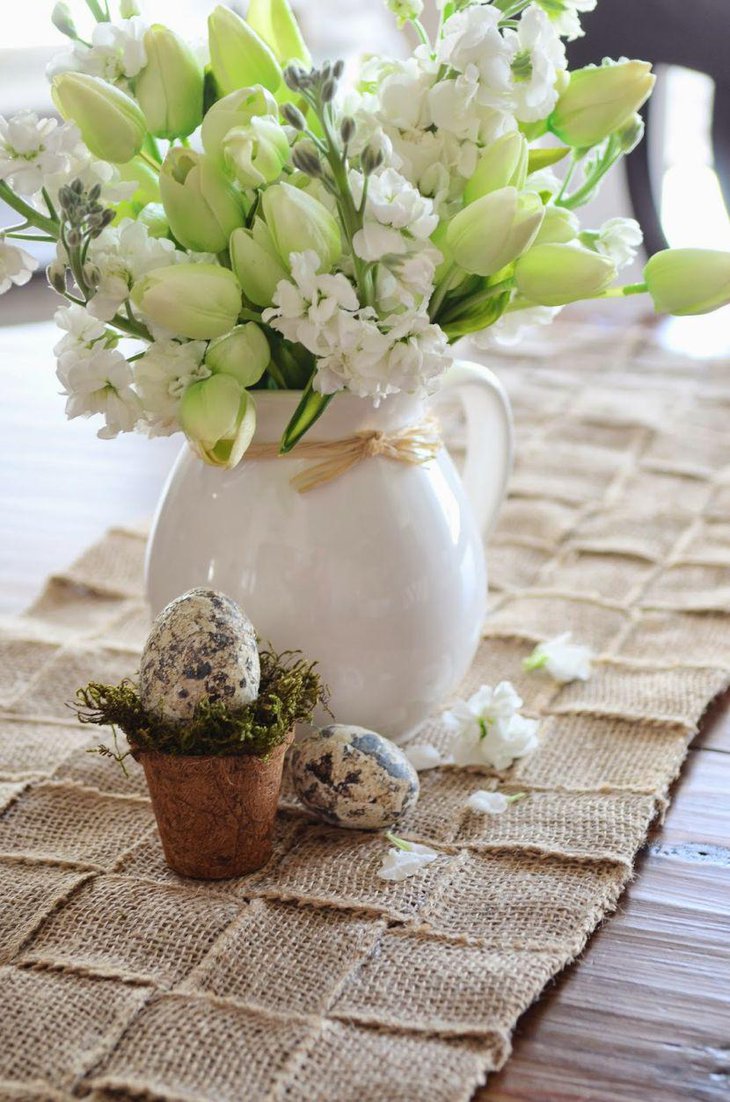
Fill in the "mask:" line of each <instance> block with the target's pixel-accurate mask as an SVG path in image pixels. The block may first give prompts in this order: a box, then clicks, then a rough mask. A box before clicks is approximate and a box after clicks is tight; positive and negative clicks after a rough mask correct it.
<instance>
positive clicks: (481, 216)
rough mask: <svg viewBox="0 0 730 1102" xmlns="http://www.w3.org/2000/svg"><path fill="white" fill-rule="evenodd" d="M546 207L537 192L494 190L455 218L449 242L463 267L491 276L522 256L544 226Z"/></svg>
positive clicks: (457, 261) (451, 249) (510, 189)
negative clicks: (541, 225)
mask: <svg viewBox="0 0 730 1102" xmlns="http://www.w3.org/2000/svg"><path fill="white" fill-rule="evenodd" d="M544 210H545V208H544V207H543V205H542V202H541V200H540V196H539V195H537V194H536V193H535V192H533V191H525V192H522V194H520V192H518V191H517V189H516V188H513V187H504V188H500V189H499V191H492V192H490V193H489V194H488V195H483V196H482V197H481V199H477V200H475V202H473V203H471V204H470V205H469V206H468V207H464V209H463V210H461V211H459V213H458V214H457V215H455V216H454V218H452V220H451V222H450V223H449V227H448V229H447V231H446V243H447V245H448V247H449V250H450V252H451V255H452V256H453V258H454V260H455V261H456V263H457V264H458V265H459V267H460V268H463V269H464V271H466V272H471V273H472V274H473V275H480V276H490V275H494V273H495V272H498V271H500V269H501V268H504V267H505V266H506V265H507V264H511V263H512V261H513V260H516V259H517V257H518V256H521V255H522V253H523V252H525V250H526V249H529V247H530V245H531V244H532V242H533V241H534V239H535V235H536V234H537V232H538V230H539V229H540V224H541V222H542V219H543V214H544Z"/></svg>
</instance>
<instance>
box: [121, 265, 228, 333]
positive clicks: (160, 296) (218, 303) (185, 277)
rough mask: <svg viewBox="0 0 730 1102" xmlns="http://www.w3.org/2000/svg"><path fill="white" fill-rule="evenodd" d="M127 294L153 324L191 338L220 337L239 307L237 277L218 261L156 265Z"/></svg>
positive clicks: (225, 331)
mask: <svg viewBox="0 0 730 1102" xmlns="http://www.w3.org/2000/svg"><path fill="white" fill-rule="evenodd" d="M130 298H131V300H132V302H133V303H134V305H135V306H136V307H137V308H138V309H139V310H140V311H141V312H142V313H143V314H144V315H145V317H147V318H149V320H150V321H151V322H153V323H154V324H155V325H159V326H160V327H161V328H163V329H166V330H167V331H168V332H169V333H172V334H173V335H174V336H176V337H189V338H190V339H191V340H210V339H211V338H212V337H222V336H223V334H224V333H227V332H228V331H229V330H230V329H232V328H233V326H234V325H235V324H236V322H237V321H238V314H239V311H240V309H241V291H240V288H239V286H238V284H237V283H236V277H235V276H234V275H233V273H232V272H229V271H228V269H227V268H221V267H220V266H219V265H218V264H172V265H170V267H168V268H155V269H154V271H151V272H148V273H147V275H146V276H143V277H142V279H140V280H139V281H138V282H137V283H135V284H134V286H133V287H132V291H131V294H130Z"/></svg>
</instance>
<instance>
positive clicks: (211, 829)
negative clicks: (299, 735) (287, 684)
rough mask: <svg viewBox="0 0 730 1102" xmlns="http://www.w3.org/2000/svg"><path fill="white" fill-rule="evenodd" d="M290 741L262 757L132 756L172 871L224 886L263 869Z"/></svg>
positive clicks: (138, 753) (143, 753)
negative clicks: (227, 881)
mask: <svg viewBox="0 0 730 1102" xmlns="http://www.w3.org/2000/svg"><path fill="white" fill-rule="evenodd" d="M293 738H294V734H293V732H292V733H290V734H289V735H288V736H287V738H286V740H285V741H284V742H283V743H281V744H280V745H279V746H277V747H275V749H274V750H272V751H271V753H270V754H269V756H268V757H267V758H257V757H253V756H252V755H235V756H234V755H229V756H214V755H209V756H206V757H192V756H189V755H184V754H160V753H158V752H157V751H155V750H138V751H136V752H135V754H134V756H135V758H136V759H137V760H138V761H139V762H141V764H142V766H143V768H144V771H145V776H146V778H147V786H148V788H149V790H150V797H151V799H152V807H153V809H154V812H155V818H156V819H157V829H158V830H159V832H160V839H161V840H162V848H163V850H164V852H165V860H166V861H167V864H168V865H169V866H170V868H171V869H173V870H174V871H175V872H177V873H179V874H180V875H181V876H192V877H195V878H196V879H198V880H224V879H226V878H228V877H233V876H242V875H243V874H244V873H247V872H254V871H255V870H256V869H260V868H261V866H262V865H265V864H266V862H267V861H268V860H269V857H270V856H271V836H272V833H273V829H274V819H275V818H276V808H277V803H278V799H279V790H280V788H281V775H282V770H283V767H284V755H285V754H286V752H287V750H288V748H289V746H290V744H291V742H292V739H293Z"/></svg>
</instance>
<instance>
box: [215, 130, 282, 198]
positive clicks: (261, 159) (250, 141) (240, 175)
mask: <svg viewBox="0 0 730 1102" xmlns="http://www.w3.org/2000/svg"><path fill="white" fill-rule="evenodd" d="M223 157H224V160H225V162H226V167H227V168H228V169H229V171H231V172H232V173H233V175H234V176H235V177H236V179H237V180H238V182H239V184H240V185H241V186H242V187H248V188H255V187H261V185H262V184H270V183H272V182H273V181H274V180H276V179H277V177H279V176H280V175H281V171H282V169H283V167H284V165H285V164H286V163H287V161H288V160H289V142H288V140H287V136H286V134H285V133H284V131H283V130H282V128H281V127H280V126H279V124H278V122H275V121H274V119H271V118H268V119H267V118H263V119H262V118H253V119H251V121H250V122H249V123H247V124H246V126H234V128H233V129H232V130H229V131H228V133H227V134H226V137H225V140H224V142H223Z"/></svg>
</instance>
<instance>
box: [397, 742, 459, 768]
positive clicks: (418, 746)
mask: <svg viewBox="0 0 730 1102" xmlns="http://www.w3.org/2000/svg"><path fill="white" fill-rule="evenodd" d="M404 752H405V755H406V757H407V758H408V760H409V762H410V763H411V765H412V766H413V768H414V769H415V770H416V772H418V773H422V772H423V771H424V770H425V769H435V768H436V767H437V766H439V765H447V764H448V763H449V762H450V761H453V758H451V757H446V756H445V755H444V754H442V753H441V751H440V750H438V749H437V748H436V747H435V746H431V745H429V743H427V742H418V743H415V744H414V745H413V746H408V747H406V748H405V751H404Z"/></svg>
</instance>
